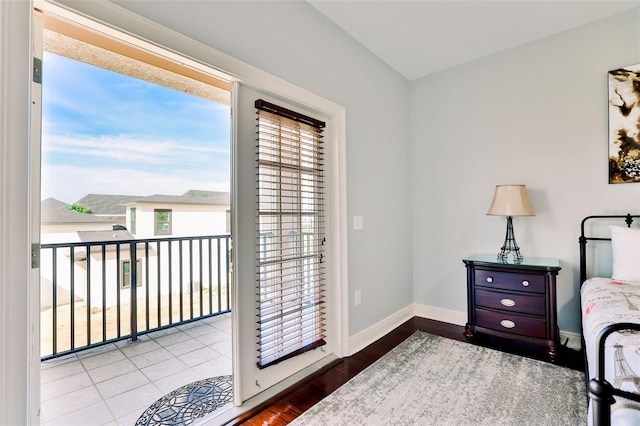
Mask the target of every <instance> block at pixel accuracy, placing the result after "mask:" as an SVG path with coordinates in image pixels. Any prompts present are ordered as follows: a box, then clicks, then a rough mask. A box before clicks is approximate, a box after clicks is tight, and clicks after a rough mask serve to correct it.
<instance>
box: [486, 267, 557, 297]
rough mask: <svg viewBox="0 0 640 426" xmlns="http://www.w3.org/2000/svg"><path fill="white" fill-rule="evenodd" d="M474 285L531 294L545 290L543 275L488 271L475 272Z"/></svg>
mask: <svg viewBox="0 0 640 426" xmlns="http://www.w3.org/2000/svg"><path fill="white" fill-rule="evenodd" d="M475 283H476V285H477V286H484V287H492V288H501V289H504V290H516V291H526V292H531V293H544V292H545V288H546V287H545V278H544V275H533V274H519V273H514V272H503V271H488V270H485V269H476V270H475Z"/></svg>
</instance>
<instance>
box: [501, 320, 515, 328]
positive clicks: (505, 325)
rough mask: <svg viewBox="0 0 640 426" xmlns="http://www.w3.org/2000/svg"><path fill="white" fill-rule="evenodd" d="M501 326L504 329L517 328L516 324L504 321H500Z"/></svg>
mask: <svg viewBox="0 0 640 426" xmlns="http://www.w3.org/2000/svg"><path fill="white" fill-rule="evenodd" d="M500 325H501V326H503V327H504V328H513V327H515V326H516V323H515V322H513V321H509V320H502V321H500Z"/></svg>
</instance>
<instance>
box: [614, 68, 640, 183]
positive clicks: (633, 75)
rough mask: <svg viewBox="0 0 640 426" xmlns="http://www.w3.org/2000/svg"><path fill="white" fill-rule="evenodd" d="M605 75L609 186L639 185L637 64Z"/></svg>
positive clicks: (639, 88)
mask: <svg viewBox="0 0 640 426" xmlns="http://www.w3.org/2000/svg"><path fill="white" fill-rule="evenodd" d="M608 75H609V183H628V182H640V64H638V65H632V66H628V67H624V68H619V69H617V70H613V71H609V73H608Z"/></svg>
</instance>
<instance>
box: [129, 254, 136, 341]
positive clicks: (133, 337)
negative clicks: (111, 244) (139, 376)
mask: <svg viewBox="0 0 640 426" xmlns="http://www.w3.org/2000/svg"><path fill="white" fill-rule="evenodd" d="M137 254H138V250H137V247H136V243H135V242H131V243H130V244H129V258H130V260H129V265H130V268H131V285H130V286H129V287H130V288H131V303H129V306H130V307H131V313H130V319H131V341H132V342H135V341H137V340H138V294H137V288H138V265H137V263H138V262H137V260H138V256H137Z"/></svg>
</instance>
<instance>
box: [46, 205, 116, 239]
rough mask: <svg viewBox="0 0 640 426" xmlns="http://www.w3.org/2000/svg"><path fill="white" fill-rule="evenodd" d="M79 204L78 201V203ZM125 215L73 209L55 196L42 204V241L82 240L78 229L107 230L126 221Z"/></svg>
mask: <svg viewBox="0 0 640 426" xmlns="http://www.w3.org/2000/svg"><path fill="white" fill-rule="evenodd" d="M76 204H78V203H76ZM123 219H124V215H122V218H119V217H118V216H117V215H108V214H103V215H100V216H98V215H95V214H89V213H80V212H77V211H75V210H71V205H69V204H66V203H64V202H62V201H59V200H56V199H55V198H48V199H46V200H44V201H42V204H41V214H40V221H41V242H42V243H43V244H46V243H71V242H77V241H80V240H79V238H78V235H77V232H78V231H106V230H109V229H113V225H116V224H119V223H124V220H123Z"/></svg>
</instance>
